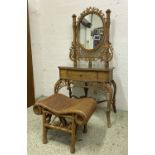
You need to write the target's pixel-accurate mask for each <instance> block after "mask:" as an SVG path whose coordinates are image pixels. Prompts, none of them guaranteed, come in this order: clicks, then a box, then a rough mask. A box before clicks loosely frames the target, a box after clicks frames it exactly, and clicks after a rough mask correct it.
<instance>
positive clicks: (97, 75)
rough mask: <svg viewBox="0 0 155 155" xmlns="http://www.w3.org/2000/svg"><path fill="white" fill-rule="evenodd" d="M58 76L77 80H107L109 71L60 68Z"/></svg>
mask: <svg viewBox="0 0 155 155" xmlns="http://www.w3.org/2000/svg"><path fill="white" fill-rule="evenodd" d="M60 78H61V79H69V80H78V81H101V82H103V81H108V80H109V72H97V71H81V70H65V69H60Z"/></svg>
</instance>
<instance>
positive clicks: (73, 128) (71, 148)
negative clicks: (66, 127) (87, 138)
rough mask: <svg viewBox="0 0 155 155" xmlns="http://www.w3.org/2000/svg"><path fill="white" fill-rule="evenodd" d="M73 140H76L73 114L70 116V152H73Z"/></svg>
mask: <svg viewBox="0 0 155 155" xmlns="http://www.w3.org/2000/svg"><path fill="white" fill-rule="evenodd" d="M75 141H76V123H75V120H74V116H73V118H72V133H71V144H70V152H71V153H74V152H75Z"/></svg>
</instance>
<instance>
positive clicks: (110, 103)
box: [54, 7, 116, 127]
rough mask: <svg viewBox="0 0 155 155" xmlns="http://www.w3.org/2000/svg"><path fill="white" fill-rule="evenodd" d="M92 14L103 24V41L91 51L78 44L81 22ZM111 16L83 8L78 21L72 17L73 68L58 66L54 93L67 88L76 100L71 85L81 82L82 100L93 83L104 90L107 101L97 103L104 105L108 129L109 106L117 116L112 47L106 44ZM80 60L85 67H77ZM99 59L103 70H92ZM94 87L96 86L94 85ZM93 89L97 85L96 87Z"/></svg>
mask: <svg viewBox="0 0 155 155" xmlns="http://www.w3.org/2000/svg"><path fill="white" fill-rule="evenodd" d="M89 14H95V15H98V16H99V17H100V18H101V20H102V23H103V35H104V37H103V39H102V40H101V41H100V43H99V44H98V45H97V46H96V47H95V48H94V49H86V48H84V47H83V46H82V45H81V44H80V41H79V33H80V32H79V31H80V23H81V22H82V20H83V19H84V17H85V16H86V15H89ZM110 14H111V11H110V10H109V9H108V10H107V11H106V13H105V14H104V13H103V12H102V10H99V9H97V8H95V7H89V8H87V9H85V10H84V11H83V12H82V13H81V14H80V16H79V17H78V18H76V15H75V14H74V15H73V16H72V18H73V23H72V24H73V42H72V46H71V49H70V54H69V56H70V59H71V60H72V61H73V66H74V67H62V66H61V67H59V80H58V81H57V82H56V84H55V87H54V92H55V93H58V92H59V90H60V89H61V88H62V87H64V86H67V89H68V90H69V96H70V97H75V98H78V97H77V96H76V95H73V93H72V87H71V85H74V82H76V81H78V82H83V85H82V86H80V87H82V88H84V93H85V95H84V96H82V97H87V94H88V90H89V87H90V83H92V84H94V83H96V84H97V86H98V85H100V86H99V88H101V89H103V90H104V92H106V96H107V99H106V100H103V101H98V103H101V102H104V101H106V102H107V112H106V116H107V125H108V127H111V121H110V112H111V107H113V110H114V112H115V113H116V105H115V100H116V99H115V97H116V83H115V81H114V79H113V69H114V68H109V62H110V61H111V60H112V57H113V48H112V45H111V43H110V41H109V31H110ZM79 60H85V61H87V62H88V67H87V68H79V67H77V66H78V62H80V61H79ZM95 60H101V61H104V63H105V65H104V68H103V69H99V68H92V67H93V66H92V61H95ZM94 86H95V85H94ZM95 87H96V86H95Z"/></svg>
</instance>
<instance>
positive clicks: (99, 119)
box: [27, 107, 128, 155]
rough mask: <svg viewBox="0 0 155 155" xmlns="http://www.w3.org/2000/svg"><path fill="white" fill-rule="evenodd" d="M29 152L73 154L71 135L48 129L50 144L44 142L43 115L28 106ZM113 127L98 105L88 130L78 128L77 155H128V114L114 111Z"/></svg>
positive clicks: (38, 153) (57, 154)
mask: <svg viewBox="0 0 155 155" xmlns="http://www.w3.org/2000/svg"><path fill="white" fill-rule="evenodd" d="M27 114H28V120H27V121H28V131H27V132H28V134H27V135H28V144H27V146H28V155H70V154H71V153H70V150H69V140H70V135H68V134H65V133H64V132H60V131H55V130H50V131H48V143H47V144H42V117H41V116H38V115H35V114H34V113H33V110H32V107H30V108H28V110H27ZM111 120H112V127H111V128H107V124H106V115H105V109H104V108H102V107H98V108H97V110H96V111H95V113H94V114H93V115H92V117H91V118H90V120H89V123H88V132H87V133H86V134H83V132H82V129H81V128H79V129H78V136H77V142H76V146H75V149H76V150H75V153H74V154H76V155H127V154H128V113H127V112H125V111H118V112H117V114H114V113H113V112H112V113H111Z"/></svg>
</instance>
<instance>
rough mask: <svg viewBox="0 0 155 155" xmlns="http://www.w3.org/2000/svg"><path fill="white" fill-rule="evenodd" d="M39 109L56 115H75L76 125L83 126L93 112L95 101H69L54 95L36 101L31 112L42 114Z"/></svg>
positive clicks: (88, 99)
mask: <svg viewBox="0 0 155 155" xmlns="http://www.w3.org/2000/svg"><path fill="white" fill-rule="evenodd" d="M41 108H44V109H46V110H48V111H50V112H51V113H54V114H56V115H61V114H62V115H63V114H75V115H76V117H75V121H76V123H77V124H78V125H83V124H85V123H86V122H87V121H88V120H89V118H90V116H91V114H92V113H93V112H94V111H95V109H96V101H95V100H94V99H92V98H82V99H70V98H68V97H67V96H65V95H63V94H54V95H51V96H49V97H48V98H46V99H44V100H42V101H38V102H37V103H36V104H35V105H34V108H33V110H34V112H35V113H36V114H42V112H41Z"/></svg>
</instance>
